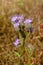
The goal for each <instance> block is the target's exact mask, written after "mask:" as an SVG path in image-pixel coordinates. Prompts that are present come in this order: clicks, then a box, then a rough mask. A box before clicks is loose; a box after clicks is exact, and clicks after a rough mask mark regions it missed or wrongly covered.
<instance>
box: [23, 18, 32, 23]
mask: <svg viewBox="0 0 43 65" xmlns="http://www.w3.org/2000/svg"><path fill="white" fill-rule="evenodd" d="M31 22H32V20H31V19H26V20H25V21H24V23H25V24H29V23H31Z"/></svg>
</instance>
